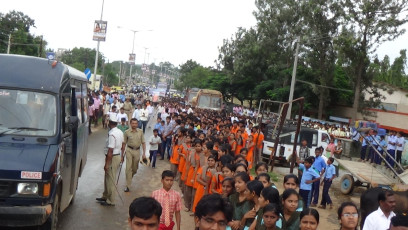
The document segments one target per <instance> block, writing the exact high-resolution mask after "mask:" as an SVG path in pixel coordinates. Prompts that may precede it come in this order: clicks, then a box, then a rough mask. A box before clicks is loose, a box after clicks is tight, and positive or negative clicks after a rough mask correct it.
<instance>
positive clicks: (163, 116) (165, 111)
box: [161, 108, 169, 121]
mask: <svg viewBox="0 0 408 230" xmlns="http://www.w3.org/2000/svg"><path fill="white" fill-rule="evenodd" d="M168 116H169V109H168V108H165V109H164V112H163V113H162V114H161V119H162V121H165V120H166V118H167V117H168Z"/></svg>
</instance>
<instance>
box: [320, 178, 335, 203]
mask: <svg viewBox="0 0 408 230" xmlns="http://www.w3.org/2000/svg"><path fill="white" fill-rule="evenodd" d="M332 182H333V181H330V179H327V178H324V181H323V183H324V184H323V191H322V202H321V203H320V204H321V205H324V206H326V204H333V202H332V200H331V198H330V195H329V189H330V186H331V185H332Z"/></svg>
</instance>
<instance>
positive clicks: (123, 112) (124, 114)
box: [118, 107, 129, 125]
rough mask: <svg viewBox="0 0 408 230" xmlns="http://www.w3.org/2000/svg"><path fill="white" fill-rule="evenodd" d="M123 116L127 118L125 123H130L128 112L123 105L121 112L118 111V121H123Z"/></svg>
mask: <svg viewBox="0 0 408 230" xmlns="http://www.w3.org/2000/svg"><path fill="white" fill-rule="evenodd" d="M122 118H125V119H126V122H125V124H126V125H129V118H128V116H127V114H126V113H125V109H124V108H123V107H122V108H120V112H119V113H118V122H121V121H122Z"/></svg>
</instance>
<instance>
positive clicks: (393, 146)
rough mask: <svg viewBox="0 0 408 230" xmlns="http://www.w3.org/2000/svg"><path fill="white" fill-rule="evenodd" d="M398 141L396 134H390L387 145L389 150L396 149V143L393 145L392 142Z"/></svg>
mask: <svg viewBox="0 0 408 230" xmlns="http://www.w3.org/2000/svg"><path fill="white" fill-rule="evenodd" d="M395 142H397V137H396V136H388V142H387V143H388V145H387V150H395V145H392V144H391V143H395Z"/></svg>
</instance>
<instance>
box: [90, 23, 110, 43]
mask: <svg viewBox="0 0 408 230" xmlns="http://www.w3.org/2000/svg"><path fill="white" fill-rule="evenodd" d="M107 25H108V22H107V21H100V20H95V24H94V29H93V40H94V41H100V42H104V41H105V40H106V28H107Z"/></svg>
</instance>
